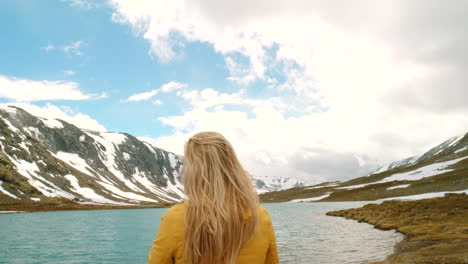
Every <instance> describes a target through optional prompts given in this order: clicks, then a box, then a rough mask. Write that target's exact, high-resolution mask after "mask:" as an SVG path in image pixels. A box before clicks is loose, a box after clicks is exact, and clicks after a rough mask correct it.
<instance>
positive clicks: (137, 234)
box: [0, 203, 402, 264]
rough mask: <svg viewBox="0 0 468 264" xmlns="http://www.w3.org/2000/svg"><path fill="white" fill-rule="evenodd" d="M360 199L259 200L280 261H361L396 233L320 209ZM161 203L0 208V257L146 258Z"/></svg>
mask: <svg viewBox="0 0 468 264" xmlns="http://www.w3.org/2000/svg"><path fill="white" fill-rule="evenodd" d="M361 204H363V203H294V204H293V203H282V204H266V205H265V207H266V208H267V209H268V211H269V212H270V215H271V218H272V221H273V224H274V227H275V231H276V236H277V243H278V249H279V254H280V260H281V263H324V264H326V263H366V261H368V260H379V259H383V258H385V256H386V255H388V254H390V253H391V252H392V250H393V245H394V244H395V243H396V242H398V241H400V240H401V238H402V236H401V235H400V234H397V233H395V232H393V231H380V230H376V229H374V228H372V226H370V225H367V224H364V223H357V222H356V221H351V220H345V219H343V218H339V217H330V216H326V215H325V214H324V213H325V212H327V211H331V210H336V209H342V208H349V207H357V206H360V205H361ZM165 211H166V209H134V210H99V211H66V212H45V213H23V214H5V215H0V263H18V264H19V263H132V264H133V263H146V260H147V256H148V251H149V249H150V247H151V244H152V242H153V239H154V237H155V235H156V232H157V229H158V227H159V223H160V222H159V221H160V218H161V216H162V214H164V212H165Z"/></svg>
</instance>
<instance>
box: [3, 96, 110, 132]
mask: <svg viewBox="0 0 468 264" xmlns="http://www.w3.org/2000/svg"><path fill="white" fill-rule="evenodd" d="M1 105H2V106H7V105H13V106H16V107H19V108H22V109H24V110H25V111H27V112H28V113H30V114H32V115H34V116H38V117H43V118H49V119H50V118H55V119H61V120H63V121H65V122H68V123H70V124H73V125H75V126H77V127H79V128H83V129H90V130H94V131H103V132H105V131H107V130H106V128H105V127H104V126H103V125H101V124H99V122H98V121H96V120H95V119H92V118H91V117H90V116H88V115H86V114H83V113H80V112H76V111H74V110H72V109H71V108H69V107H67V106H60V107H58V106H55V105H53V104H50V103H47V104H46V105H45V106H43V107H40V106H37V105H33V104H29V103H5V104H1ZM61 108H62V109H64V110H62V109H61Z"/></svg>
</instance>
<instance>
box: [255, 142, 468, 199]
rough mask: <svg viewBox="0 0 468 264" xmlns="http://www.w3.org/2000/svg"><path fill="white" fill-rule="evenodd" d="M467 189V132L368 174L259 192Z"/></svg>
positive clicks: (371, 194)
mask: <svg viewBox="0 0 468 264" xmlns="http://www.w3.org/2000/svg"><path fill="white" fill-rule="evenodd" d="M453 191H458V192H468V133H467V134H465V135H463V136H459V137H454V138H451V139H449V140H447V141H445V142H443V143H442V144H440V145H438V146H436V147H434V148H432V149H430V150H429V151H427V152H425V153H423V154H422V155H420V156H416V157H410V158H407V159H404V160H401V161H397V162H393V163H390V164H388V165H386V166H383V167H382V168H380V169H378V170H376V171H375V172H373V173H371V174H370V175H367V176H364V177H360V178H356V179H353V180H350V181H346V182H334V183H322V184H319V185H315V186H307V187H299V188H292V189H288V190H282V191H277V192H270V193H265V194H263V195H261V200H262V201H264V202H285V201H296V202H301V201H302V202H307V201H359V200H379V199H395V198H398V197H402V199H420V198H425V197H426V198H428V197H433V196H443V195H444V193H445V192H453Z"/></svg>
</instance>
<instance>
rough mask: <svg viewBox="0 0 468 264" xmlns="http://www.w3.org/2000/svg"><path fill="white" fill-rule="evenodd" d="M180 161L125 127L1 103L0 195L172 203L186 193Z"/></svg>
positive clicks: (7, 198)
mask: <svg viewBox="0 0 468 264" xmlns="http://www.w3.org/2000/svg"><path fill="white" fill-rule="evenodd" d="M181 166H182V157H180V156H178V155H175V154H173V153H170V152H167V151H165V150H162V149H159V148H157V147H155V146H153V145H151V144H149V143H147V142H142V141H140V140H138V139H137V138H135V137H133V136H131V135H129V134H127V133H108V132H96V131H91V130H85V129H80V128H78V127H76V126H74V125H73V124H70V123H67V122H65V121H63V120H59V119H52V118H41V117H37V116H34V115H32V114H30V113H28V112H27V111H25V110H23V109H21V108H18V107H14V106H5V105H3V106H1V107H0V201H7V202H8V201H9V202H14V201H18V200H23V199H31V200H35V201H39V200H46V199H47V198H48V197H65V198H68V199H72V200H75V201H80V202H97V203H145V202H146V203H171V202H175V201H178V200H180V199H181V197H183V195H184V194H183V191H182V185H181V184H180V181H179V179H178V178H179V175H178V171H179V169H180V167H181Z"/></svg>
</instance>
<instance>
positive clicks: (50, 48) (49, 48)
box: [41, 44, 55, 52]
mask: <svg viewBox="0 0 468 264" xmlns="http://www.w3.org/2000/svg"><path fill="white" fill-rule="evenodd" d="M41 49H42V50H44V51H46V52H49V51H51V50H54V49H55V46H54V45H52V44H48V45H47V46H44V47H41Z"/></svg>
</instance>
